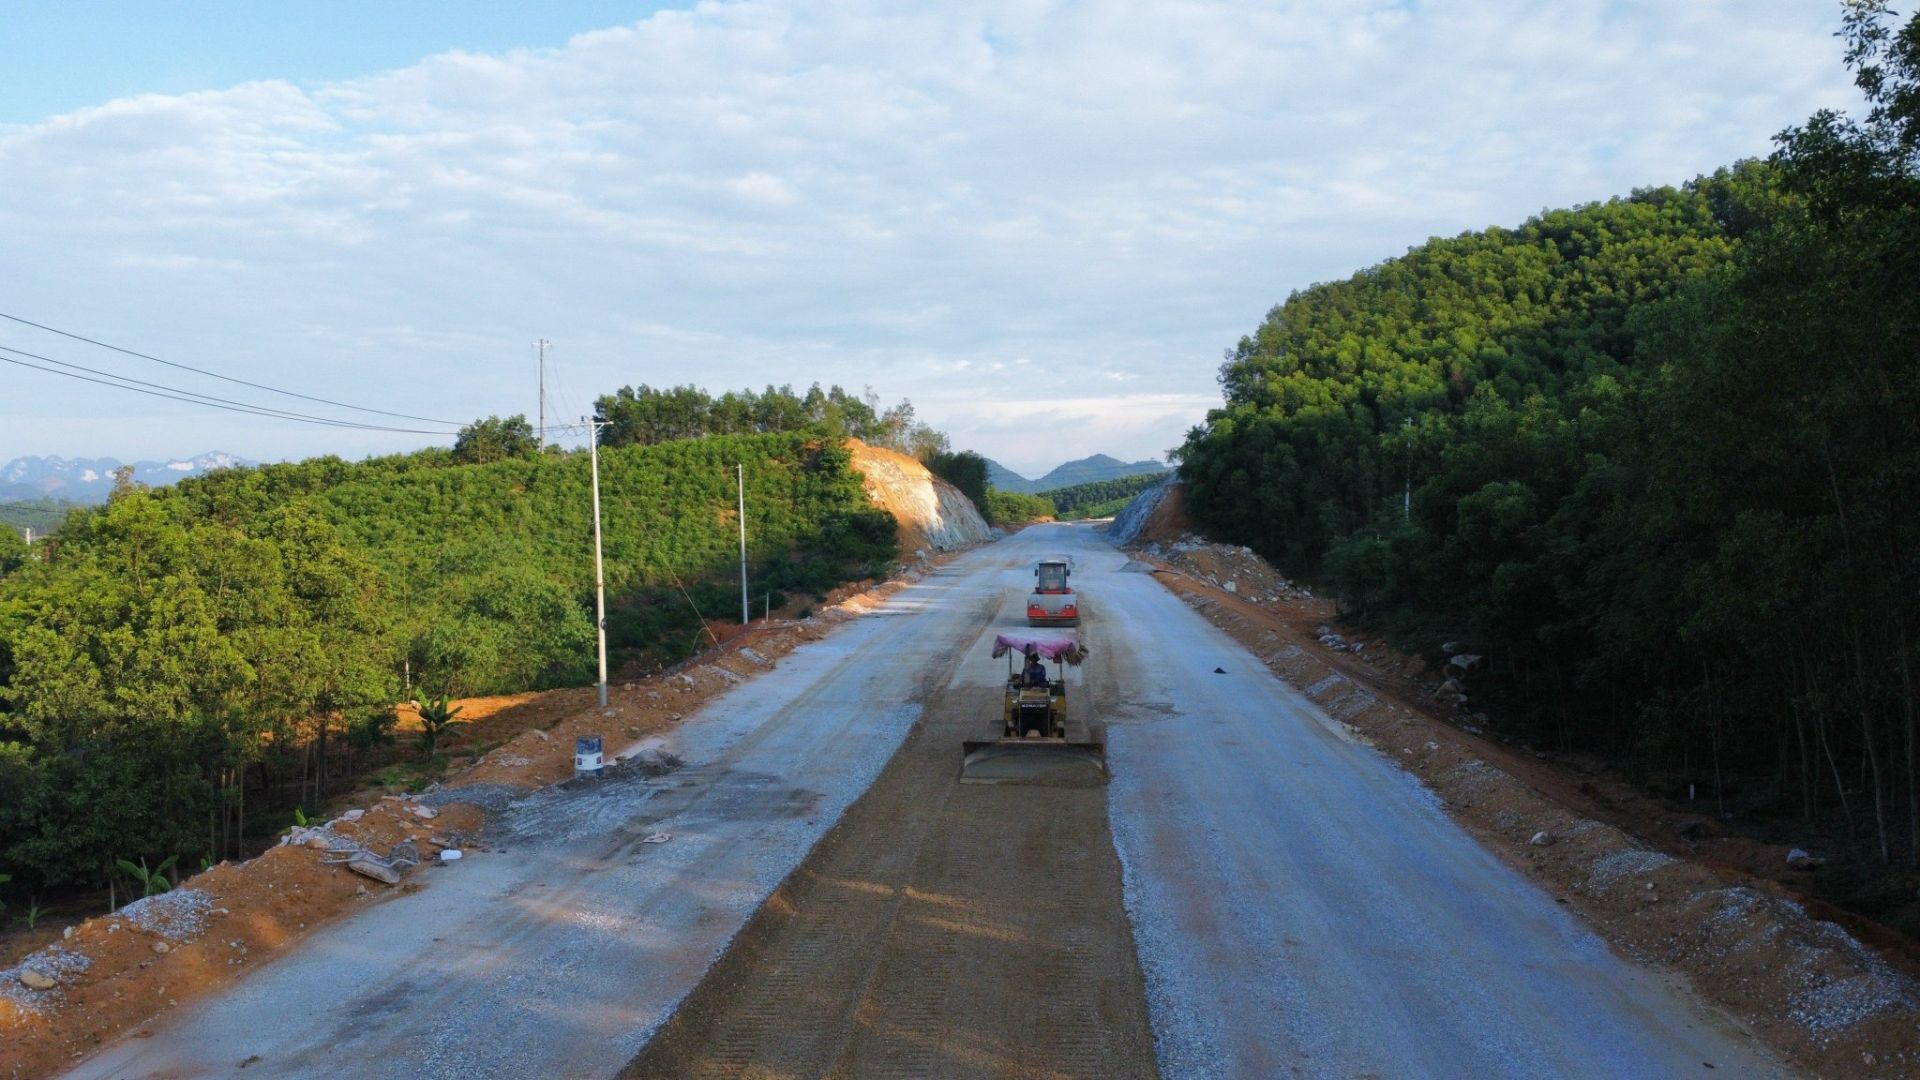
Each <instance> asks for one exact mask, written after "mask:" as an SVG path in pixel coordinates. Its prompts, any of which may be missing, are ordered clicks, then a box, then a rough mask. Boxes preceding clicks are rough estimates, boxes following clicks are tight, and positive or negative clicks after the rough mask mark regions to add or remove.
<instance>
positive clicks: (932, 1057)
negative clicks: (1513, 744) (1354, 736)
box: [626, 527, 1783, 1078]
mask: <svg viewBox="0 0 1920 1080" xmlns="http://www.w3.org/2000/svg"><path fill="white" fill-rule="evenodd" d="M999 550H1000V553H1001V555H1002V556H1003V558H1002V560H1001V564H1002V567H1003V569H1001V570H1000V571H999V574H998V576H999V577H1000V579H1001V581H1002V588H1004V589H1005V590H1006V592H1007V594H1008V596H1009V597H1010V598H1013V599H1017V598H1018V596H1019V595H1020V594H1021V593H1022V591H1023V590H1024V584H1025V581H1026V580H1030V579H1029V578H1028V577H1027V574H1028V567H1029V565H1030V563H1031V561H1032V559H1033V558H1034V557H1036V556H1037V555H1039V554H1043V553H1049V552H1053V551H1069V552H1072V553H1073V555H1074V556H1075V558H1076V566H1075V570H1074V580H1075V583H1076V584H1077V585H1078V586H1079V587H1080V590H1081V593H1082V596H1083V597H1084V606H1085V609H1086V611H1087V613H1088V614H1087V619H1086V622H1085V625H1083V627H1082V630H1081V634H1082V638H1083V640H1085V641H1086V642H1087V643H1088V645H1089V648H1090V654H1091V655H1090V657H1089V659H1088V661H1087V663H1086V665H1085V666H1084V667H1083V668H1082V669H1081V670H1080V671H1078V672H1076V673H1075V674H1074V675H1073V677H1072V679H1071V681H1072V682H1073V683H1075V684H1076V690H1077V691H1078V693H1077V694H1076V696H1075V697H1074V705H1075V707H1076V709H1077V716H1078V717H1079V719H1080V720H1081V721H1083V722H1084V721H1085V720H1086V719H1088V718H1095V719H1097V720H1099V721H1100V722H1101V723H1102V725H1103V726H1104V727H1105V734H1106V736H1107V738H1108V740H1109V743H1110V746H1109V750H1110V759H1111V761H1112V763H1113V768H1114V774H1115V775H1114V780H1113V782H1112V784H1111V785H1110V786H1108V787H1105V788H1097V787H1096V788H1052V787H1022V788H1016V787H1004V786H1002V787H975V786H963V785H960V784H958V783H957V782H956V776H957V771H958V758H959V749H960V742H961V741H962V740H963V739H965V738H982V737H986V736H987V735H988V734H989V732H990V730H991V728H992V726H993V716H994V709H995V707H996V699H995V696H994V695H995V693H996V686H997V684H998V680H999V678H1000V677H1001V671H1000V670H999V669H998V668H996V667H995V666H994V665H993V664H992V663H991V662H990V661H988V660H986V650H987V648H988V643H989V642H990V640H991V633H990V631H991V630H992V629H994V628H996V627H997V628H999V629H1011V628H1015V627H1017V626H1018V623H1019V621H1020V620H1019V619H1018V614H1017V608H1015V607H1013V606H1012V605H1011V603H1009V604H1008V606H1006V607H1004V608H1003V609H1002V610H1001V612H1000V613H999V614H998V615H997V616H996V618H995V621H994V627H989V628H987V631H986V632H983V637H982V638H981V639H979V640H977V641H975V642H974V643H973V645H972V646H971V648H970V649H969V650H968V652H967V655H966V656H965V657H964V658H962V660H961V662H960V663H959V665H958V667H957V668H956V669H955V673H954V677H953V680H952V682H951V683H950V684H949V686H948V687H947V689H946V691H945V692H944V693H935V694H932V695H930V696H929V697H928V698H927V711H926V713H925V714H923V719H922V721H921V723H920V725H919V726H918V727H916V729H915V731H914V732H913V733H912V734H911V735H909V737H908V739H907V741H906V742H905V744H904V745H903V748H902V750H901V752H900V754H899V755H898V756H897V757H896V758H895V759H894V761H893V762H892V763H891V764H890V765H889V766H888V768H887V769H886V770H885V771H884V772H883V773H882V775H881V777H880V778H879V780H878V781H877V782H876V784H875V786H874V788H873V789H872V790H871V791H869V793H868V794H867V795H866V796H865V797H864V798H863V800H862V801H860V802H859V803H857V804H856V805H855V806H854V807H853V808H852V809H850V810H849V812H848V814H847V815H846V816H845V817H844V818H843V819H842V821H841V823H840V824H839V825H838V826H837V827H836V829H835V830H834V831H833V832H832V833H831V834H829V836H828V837H827V839H826V840H825V841H824V842H823V843H822V845H821V846H820V847H819V848H817V849H816V850H815V851H814V853H813V854H812V856H810V857H809V858H808V859H807V860H806V861H805V863H804V864H803V865H802V867H801V869H800V871H799V872H798V873H796V875H795V876H794V877H793V878H791V879H789V881H788V883H787V885H786V886H785V887H784V888H783V889H782V890H781V892H780V893H779V894H777V895H776V896H775V898H774V899H773V901H772V902H771V903H769V904H768V905H767V907H766V908H764V909H763V910H762V911H761V913H760V914H759V915H758V916H757V917H756V918H755V920H754V921H753V923H752V924H751V925H750V927H749V929H748V931H747V932H746V933H745V934H743V935H742V936H741V938H740V939H738V941H737V942H736V944H735V947H734V949H733V951H732V952H731V953H730V954H729V955H728V956H727V957H726V958H725V959H724V960H723V961H722V962H721V963H720V964H719V966H717V967H716V968H715V969H714V970H713V972H712V973H710V975H709V976H708V978H707V979H706V981H705V982H704V983H703V984H702V985H701V987H700V989H699V990H698V991H696V992H695V993H694V995H693V996H692V997H691V998H690V999H689V1000H688V1002H687V1004H686V1006H685V1007H684V1008H683V1009H682V1010H681V1011H680V1013H679V1015H678V1016H677V1017H676V1018H675V1019H674V1020H673V1021H672V1022H670V1023H669V1024H668V1026H667V1027H666V1028H665V1029H663V1030H662V1032H661V1034H660V1035H659V1037H658V1038H656V1040H655V1041H654V1043H653V1044H652V1045H650V1046H649V1047H648V1048H647V1049H646V1050H645V1051H643V1052H642V1053H641V1054H640V1055H639V1056H638V1057H637V1058H636V1059H635V1060H634V1061H633V1063H632V1064H631V1065H629V1066H628V1069H627V1073H626V1075H628V1076H635V1077H677V1076H712V1077H722V1076H748V1077H768V1078H771V1077H783V1078H784V1077H793V1078H805V1077H869V1076H880V1077H886V1076H942V1077H945V1076H996V1077H1076V1076H1089V1077H1091V1076H1102V1077H1104V1076H1145V1075H1150V1074H1153V1073H1155V1071H1156V1068H1157V1069H1158V1070H1160V1071H1163V1072H1164V1073H1165V1074H1166V1075H1168V1076H1181V1077H1187V1076H1222V1077H1269V1076H1329V1077H1350V1076H1489V1077H1491V1076H1503V1077H1504V1076H1544V1075H1563V1076H1675V1075H1715V1074H1718V1075H1738V1076H1766V1075H1779V1074H1781V1073H1782V1072H1783V1070H1782V1069H1781V1067H1780V1066H1779V1064H1778V1063H1777V1062H1776V1061H1775V1060H1774V1059H1773V1058H1772V1057H1771V1055H1769V1054H1768V1053H1767V1052H1766V1051H1765V1049H1764V1048H1761V1047H1760V1046H1759V1045H1758V1044H1757V1043H1755V1042H1754V1041H1753V1040H1752V1039H1751V1038H1750V1037H1749V1036H1746V1035H1745V1034H1743V1033H1742V1032H1740V1031H1739V1030H1738V1029H1737V1028H1736V1027H1735V1026H1733V1025H1732V1024H1731V1023H1729V1022H1728V1021H1726V1020H1725V1019H1723V1018H1722V1017H1720V1016H1718V1015H1717V1014H1714V1013H1712V1012H1710V1011H1708V1010H1704V1009H1702V1008H1701V1007H1700V1006H1699V1005H1698V1004H1697V1003H1696V1002H1694V1001H1693V1000H1692V998H1691V996H1690V995H1689V994H1688V993H1687V992H1686V991H1685V990H1684V988H1681V987H1678V986H1676V985H1673V983H1672V981H1671V980H1670V979H1668V978H1666V977H1663V976H1661V975H1660V974H1658V973H1655V972H1651V971H1647V970H1645V969H1643V968H1640V967H1638V966H1636V965H1633V964H1630V963H1627V962H1626V961H1623V960H1622V959H1620V958H1619V957H1618V956H1616V955H1614V954H1613V953H1611V952H1610V951H1609V950H1608V949H1607V948H1606V946H1605V945H1604V943H1602V942H1601V941H1600V940H1599V939H1598V938H1597V937H1596V936H1595V935H1593V934H1592V933H1591V932H1590V931H1588V930H1587V929H1586V928H1585V927H1584V926H1582V925H1581V924H1580V923H1579V922H1578V921H1577V920H1576V919H1575V918H1573V917H1572V916H1571V915H1570V914H1569V913H1567V912H1565V911H1564V910H1562V909H1560V908H1559V907H1558V906H1557V905H1556V904H1555V903H1554V901H1553V898H1552V897H1550V896H1548V895H1546V894H1544V893H1542V892H1541V891H1540V890H1539V889H1537V888H1536V887H1534V886H1533V885H1531V884H1529V883H1528V882H1526V881H1525V880H1524V879H1523V878H1521V877H1520V876H1519V875H1517V874H1515V873H1514V872H1513V871H1511V870H1510V869H1508V868H1506V867H1505V866H1502V865H1501V864H1500V863H1499V862H1498V861H1497V860H1495V859H1494V858H1493V857H1492V856H1490V855H1489V854H1488V853H1487V852H1486V851H1485V850H1484V849H1482V848H1481V847H1480V846H1479V845H1478V844H1477V843H1476V842H1475V841H1473V840H1472V839H1471V838H1470V837H1468V836H1467V835H1466V834H1465V833H1464V832H1463V831H1462V830H1461V829H1460V828H1459V827H1458V826H1456V825H1455V824H1453V823H1452V822H1451V821H1450V820H1449V819H1448V818H1447V817H1446V816H1445V814H1444V813H1442V812H1441V810H1440V809H1439V807H1438V806H1437V805H1436V804H1435V802H1434V800H1433V799H1432V797H1431V796H1430V795H1429V794H1428V793H1427V792H1425V791H1424V790H1423V789H1421V788H1420V787H1419V785H1418V783H1417V782H1416V781H1414V780H1413V778H1412V777H1410V776H1409V775H1407V774H1406V773H1405V772H1403V771H1401V770H1400V769H1398V768H1397V767H1396V766H1395V765H1394V764H1393V763H1391V762H1389V761H1387V760H1386V759H1385V758H1383V757H1382V756H1381V755H1379V754H1378V753H1376V752H1375V751H1373V750H1371V749H1369V748H1367V747H1365V746H1362V745H1359V744H1357V743H1355V742H1353V741H1351V740H1350V739H1349V738H1347V737H1346V736H1345V735H1344V734H1343V733H1342V732H1340V731H1339V730H1338V729H1337V726H1336V725H1334V724H1332V723H1331V722H1330V721H1328V720H1326V719H1325V718H1324V717H1323V716H1321V715H1319V713H1318V710H1317V709H1316V708H1315V707H1314V706H1313V705H1312V704H1311V703H1310V702H1308V701H1306V700H1305V699H1304V698H1302V697H1301V696H1300V695H1298V694H1296V693H1294V692H1293V691H1291V690H1289V689H1288V688H1287V687H1286V686H1285V685H1284V684H1283V683H1281V682H1280V681H1279V680H1277V679H1275V678H1273V677H1272V676H1271V675H1270V674H1268V672H1267V671H1266V670H1265V668H1264V666H1263V665H1261V664H1259V663H1258V662H1257V661H1255V660H1254V658H1253V657H1251V656H1250V655H1248V654H1247V653H1246V651H1245V650H1244V649H1242V648H1241V647H1240V646H1238V645H1237V644H1235V643H1234V642H1233V641H1232V640H1231V639H1229V638H1227V637H1226V636H1225V635H1224V634H1222V633H1220V632H1219V631H1218V630H1216V629H1215V628H1214V627H1212V626H1211V625H1209V624H1207V623H1206V622H1205V621H1204V620H1202V619H1201V618H1200V617H1198V616H1197V615H1195V614H1194V613H1193V612H1192V611H1190V610H1189V609H1188V608H1187V607H1186V606H1185V605H1184V604H1182V603H1181V602H1180V601H1179V599H1178V598H1177V597H1175V596H1173V595H1172V594H1170V593H1168V592H1167V591H1166V590H1165V589H1163V588H1162V587H1161V586H1160V585H1159V584H1158V583H1157V582H1155V581H1154V580H1153V578H1152V576H1151V575H1150V574H1147V573H1144V572H1138V571H1142V570H1144V569H1145V568H1144V567H1141V566H1139V565H1138V564H1132V563H1130V562H1129V560H1128V559H1127V557H1126V556H1125V555H1123V554H1121V553H1119V552H1117V551H1115V550H1114V549H1113V548H1111V547H1109V546H1107V545H1106V544H1105V543H1104V541H1102V540H1101V539H1100V538H1099V537H1098V535H1097V534H1094V533H1093V532H1092V531H1091V530H1089V529H1086V528H1064V527H1041V528H1035V529H1029V530H1027V531H1026V532H1024V533H1022V534H1020V535H1018V536H1016V537H1014V538H1012V539H1010V540H1009V541H1007V542H1005V543H1003V544H1001V545H999ZM993 573H994V571H993V570H991V569H990V568H988V567H987V566H984V565H982V566H979V567H978V568H977V569H976V570H975V574H976V575H978V576H981V577H985V576H988V575H991V574H993ZM1216 669H1218V670H1216ZM1142 996H1144V997H1145V1002H1142V1001H1141V998H1142ZM1148 1031H1151V1033H1152V1034H1151V1037H1149V1035H1148Z"/></svg>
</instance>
